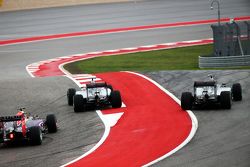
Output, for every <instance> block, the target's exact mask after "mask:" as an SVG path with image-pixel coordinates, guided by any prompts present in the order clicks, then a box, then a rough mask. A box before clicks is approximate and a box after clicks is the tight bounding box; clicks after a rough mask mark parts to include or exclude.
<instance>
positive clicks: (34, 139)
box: [29, 126, 43, 145]
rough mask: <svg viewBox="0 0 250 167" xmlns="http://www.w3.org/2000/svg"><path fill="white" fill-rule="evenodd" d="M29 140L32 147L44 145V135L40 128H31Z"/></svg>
mask: <svg viewBox="0 0 250 167" xmlns="http://www.w3.org/2000/svg"><path fill="white" fill-rule="evenodd" d="M29 139H30V143H31V144H32V145H41V144H42V140H43V135H42V131H41V129H40V127H39V126H33V127H30V128H29Z"/></svg>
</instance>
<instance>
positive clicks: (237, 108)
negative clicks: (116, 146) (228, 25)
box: [0, 0, 250, 167]
mask: <svg viewBox="0 0 250 167" xmlns="http://www.w3.org/2000/svg"><path fill="white" fill-rule="evenodd" d="M209 7H210V2H208V1H197V0H187V1H181V0H176V1H165V0H157V1H155V0H154V1H140V2H139V3H136V4H134V3H124V4H109V5H108V4H107V5H88V6H77V7H67V8H53V9H44V10H32V11H20V12H10V13H1V14H0V23H1V24H0V38H1V40H5V39H16V38H23V37H30V36H39V35H50V34H55V33H69V32H79V31H89V30H98V29H112V28H119V27H130V26H140V25H151V24H161V23H172V22H183V21H190V20H206V19H214V18H216V17H217V12H216V11H215V10H214V11H211V10H210V9H209ZM249 8H250V5H249V1H248V0H239V1H237V2H236V1H235V0H227V1H223V2H222V3H221V9H222V11H221V12H222V17H228V16H230V17H237V16H246V15H250V13H249V11H250V10H249ZM93 11H96V12H95V13H93ZM211 35H212V33H211V29H210V27H208V26H207V25H203V26H194V27H185V28H170V29H158V30H147V31H141V32H129V33H117V34H109V35H98V36H87V37H84V38H83V37H79V38H72V39H60V40H51V41H43V42H37V43H27V44H19V45H12V46H1V47H0V59H1V61H0V66H1V71H0V75H1V80H0V82H1V87H0V93H1V97H0V104H1V113H2V114H4V115H10V114H15V112H16V108H17V107H20V106H25V107H26V108H27V109H28V110H29V111H30V112H32V113H36V114H39V115H40V116H42V117H43V116H45V115H46V114H47V113H50V112H55V113H56V115H57V116H58V119H59V120H60V129H61V130H59V132H58V133H57V134H55V135H53V136H52V135H50V136H48V138H46V139H45V141H44V144H43V145H41V146H38V147H30V146H24V147H22V146H21V147H11V148H9V147H4V146H3V147H1V149H0V154H1V156H0V166H52V167H53V166H59V165H62V164H64V163H66V162H68V161H71V160H73V159H75V158H76V157H78V156H80V155H81V154H82V153H83V152H87V151H88V150H90V148H92V147H93V145H95V144H96V142H97V141H99V140H100V138H101V135H102V132H103V124H102V122H101V121H100V119H99V118H98V116H97V115H96V113H95V112H87V113H84V114H83V115H84V116H80V115H81V114H75V113H73V111H72V108H71V107H68V106H66V102H65V101H66V98H64V96H65V90H66V89H67V88H68V87H74V86H75V84H74V83H72V81H70V80H69V79H67V78H65V77H56V78H54V77H53V78H51V77H49V78H32V79H31V78H30V77H29V75H28V74H27V73H26V70H25V68H24V67H25V66H26V65H27V64H31V63H33V62H38V61H41V60H46V59H52V58H55V57H58V56H67V55H74V54H77V53H89V52H96V51H100V50H111V49H112V50H114V49H117V48H131V47H134V46H145V45H152V44H160V43H168V42H176V41H183V40H194V39H206V38H211ZM244 72H245V73H246V74H244V75H243V76H245V77H243V78H245V79H243V78H239V76H242V71H234V72H233V73H227V72H219V71H218V72H217V74H219V76H220V79H222V80H223V79H225V80H226V81H234V80H239V82H242V85H243V89H244V90H245V91H244V97H243V98H244V99H243V101H242V102H240V103H235V104H234V105H233V108H232V110H230V111H223V110H219V111H217V110H209V111H197V112H196V111H195V114H196V115H197V116H198V119H199V120H201V121H200V126H199V127H200V130H199V131H198V132H197V135H196V136H195V138H194V140H192V142H191V143H190V144H189V145H188V147H184V148H183V149H181V150H180V151H178V152H177V153H176V154H175V155H174V156H172V157H171V158H169V159H166V160H163V161H161V162H159V163H157V164H156V165H155V166H185V167H186V166H192V167H193V166H218V165H219V166H225V167H228V166H242V167H244V166H246V167H248V166H250V165H249V162H250V160H249V138H250V137H249V130H248V129H249V128H250V125H249V122H250V121H249V120H250V118H249V112H248V111H249V108H250V106H249V103H248V101H249V92H248V89H247V88H249V87H250V84H249V73H250V72H249V71H244ZM191 73H192V74H190V72H187V73H184V74H183V72H182V71H176V72H175V71H171V72H155V73H150V74H149V76H150V77H152V78H153V79H154V80H157V81H158V82H159V83H160V84H163V86H164V87H165V88H166V89H168V90H170V91H171V92H175V95H176V96H177V97H179V96H180V95H179V93H180V92H181V90H184V89H185V90H186V87H190V88H191V84H192V81H193V79H203V78H204V76H206V75H207V74H208V73H210V71H209V72H207V71H200V72H196V71H192V72H191ZM229 74H230V75H229ZM189 75H191V76H190V77H189ZM230 76H232V78H231V79H230ZM30 90H32V91H30ZM245 99H246V100H245ZM68 124H70V126H71V127H68V126H67V125H68ZM85 127H87V128H85ZM78 139H79V140H78ZM72 141H74V142H72ZM50 143H51V144H50ZM189 146H190V147H189Z"/></svg>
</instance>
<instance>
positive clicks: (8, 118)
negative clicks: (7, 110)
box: [0, 116, 22, 122]
mask: <svg viewBox="0 0 250 167" xmlns="http://www.w3.org/2000/svg"><path fill="white" fill-rule="evenodd" d="M20 120H22V116H5V117H0V122H12V121H20Z"/></svg>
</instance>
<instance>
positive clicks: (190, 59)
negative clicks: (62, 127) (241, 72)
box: [64, 44, 250, 74]
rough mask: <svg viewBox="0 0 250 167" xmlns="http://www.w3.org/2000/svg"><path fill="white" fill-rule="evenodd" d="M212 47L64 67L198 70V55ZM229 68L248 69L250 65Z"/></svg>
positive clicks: (73, 70)
mask: <svg viewBox="0 0 250 167" xmlns="http://www.w3.org/2000/svg"><path fill="white" fill-rule="evenodd" d="M212 49H213V46H212V45H211V44H210V45H200V46H192V47H184V48H175V49H166V50H158V51H149V52H139V53H130V54H123V55H115V56H106V57H98V58H93V59H88V60H82V61H77V62H74V63H70V64H66V65H65V66H64V68H65V69H66V70H67V71H69V72H70V73H72V74H78V73H100V72H111V71H161V70H200V69H199V67H198V57H199V56H200V55H209V54H211V53H212ZM227 69H229V68H227ZM230 69H250V67H244V68H230Z"/></svg>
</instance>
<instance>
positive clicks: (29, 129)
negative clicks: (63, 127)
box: [0, 108, 57, 145]
mask: <svg viewBox="0 0 250 167" xmlns="http://www.w3.org/2000/svg"><path fill="white" fill-rule="evenodd" d="M24 109H25V108H20V109H19V111H18V113H17V114H16V115H15V116H4V117H0V143H10V142H16V141H24V140H25V141H28V142H29V143H30V144H32V145H40V144H42V140H43V135H45V134H46V133H55V132H56V131H57V123H56V122H57V121H56V117H55V115H54V114H49V115H47V117H46V119H41V118H39V117H38V116H31V115H30V114H29V113H26V112H25V111H24Z"/></svg>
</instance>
